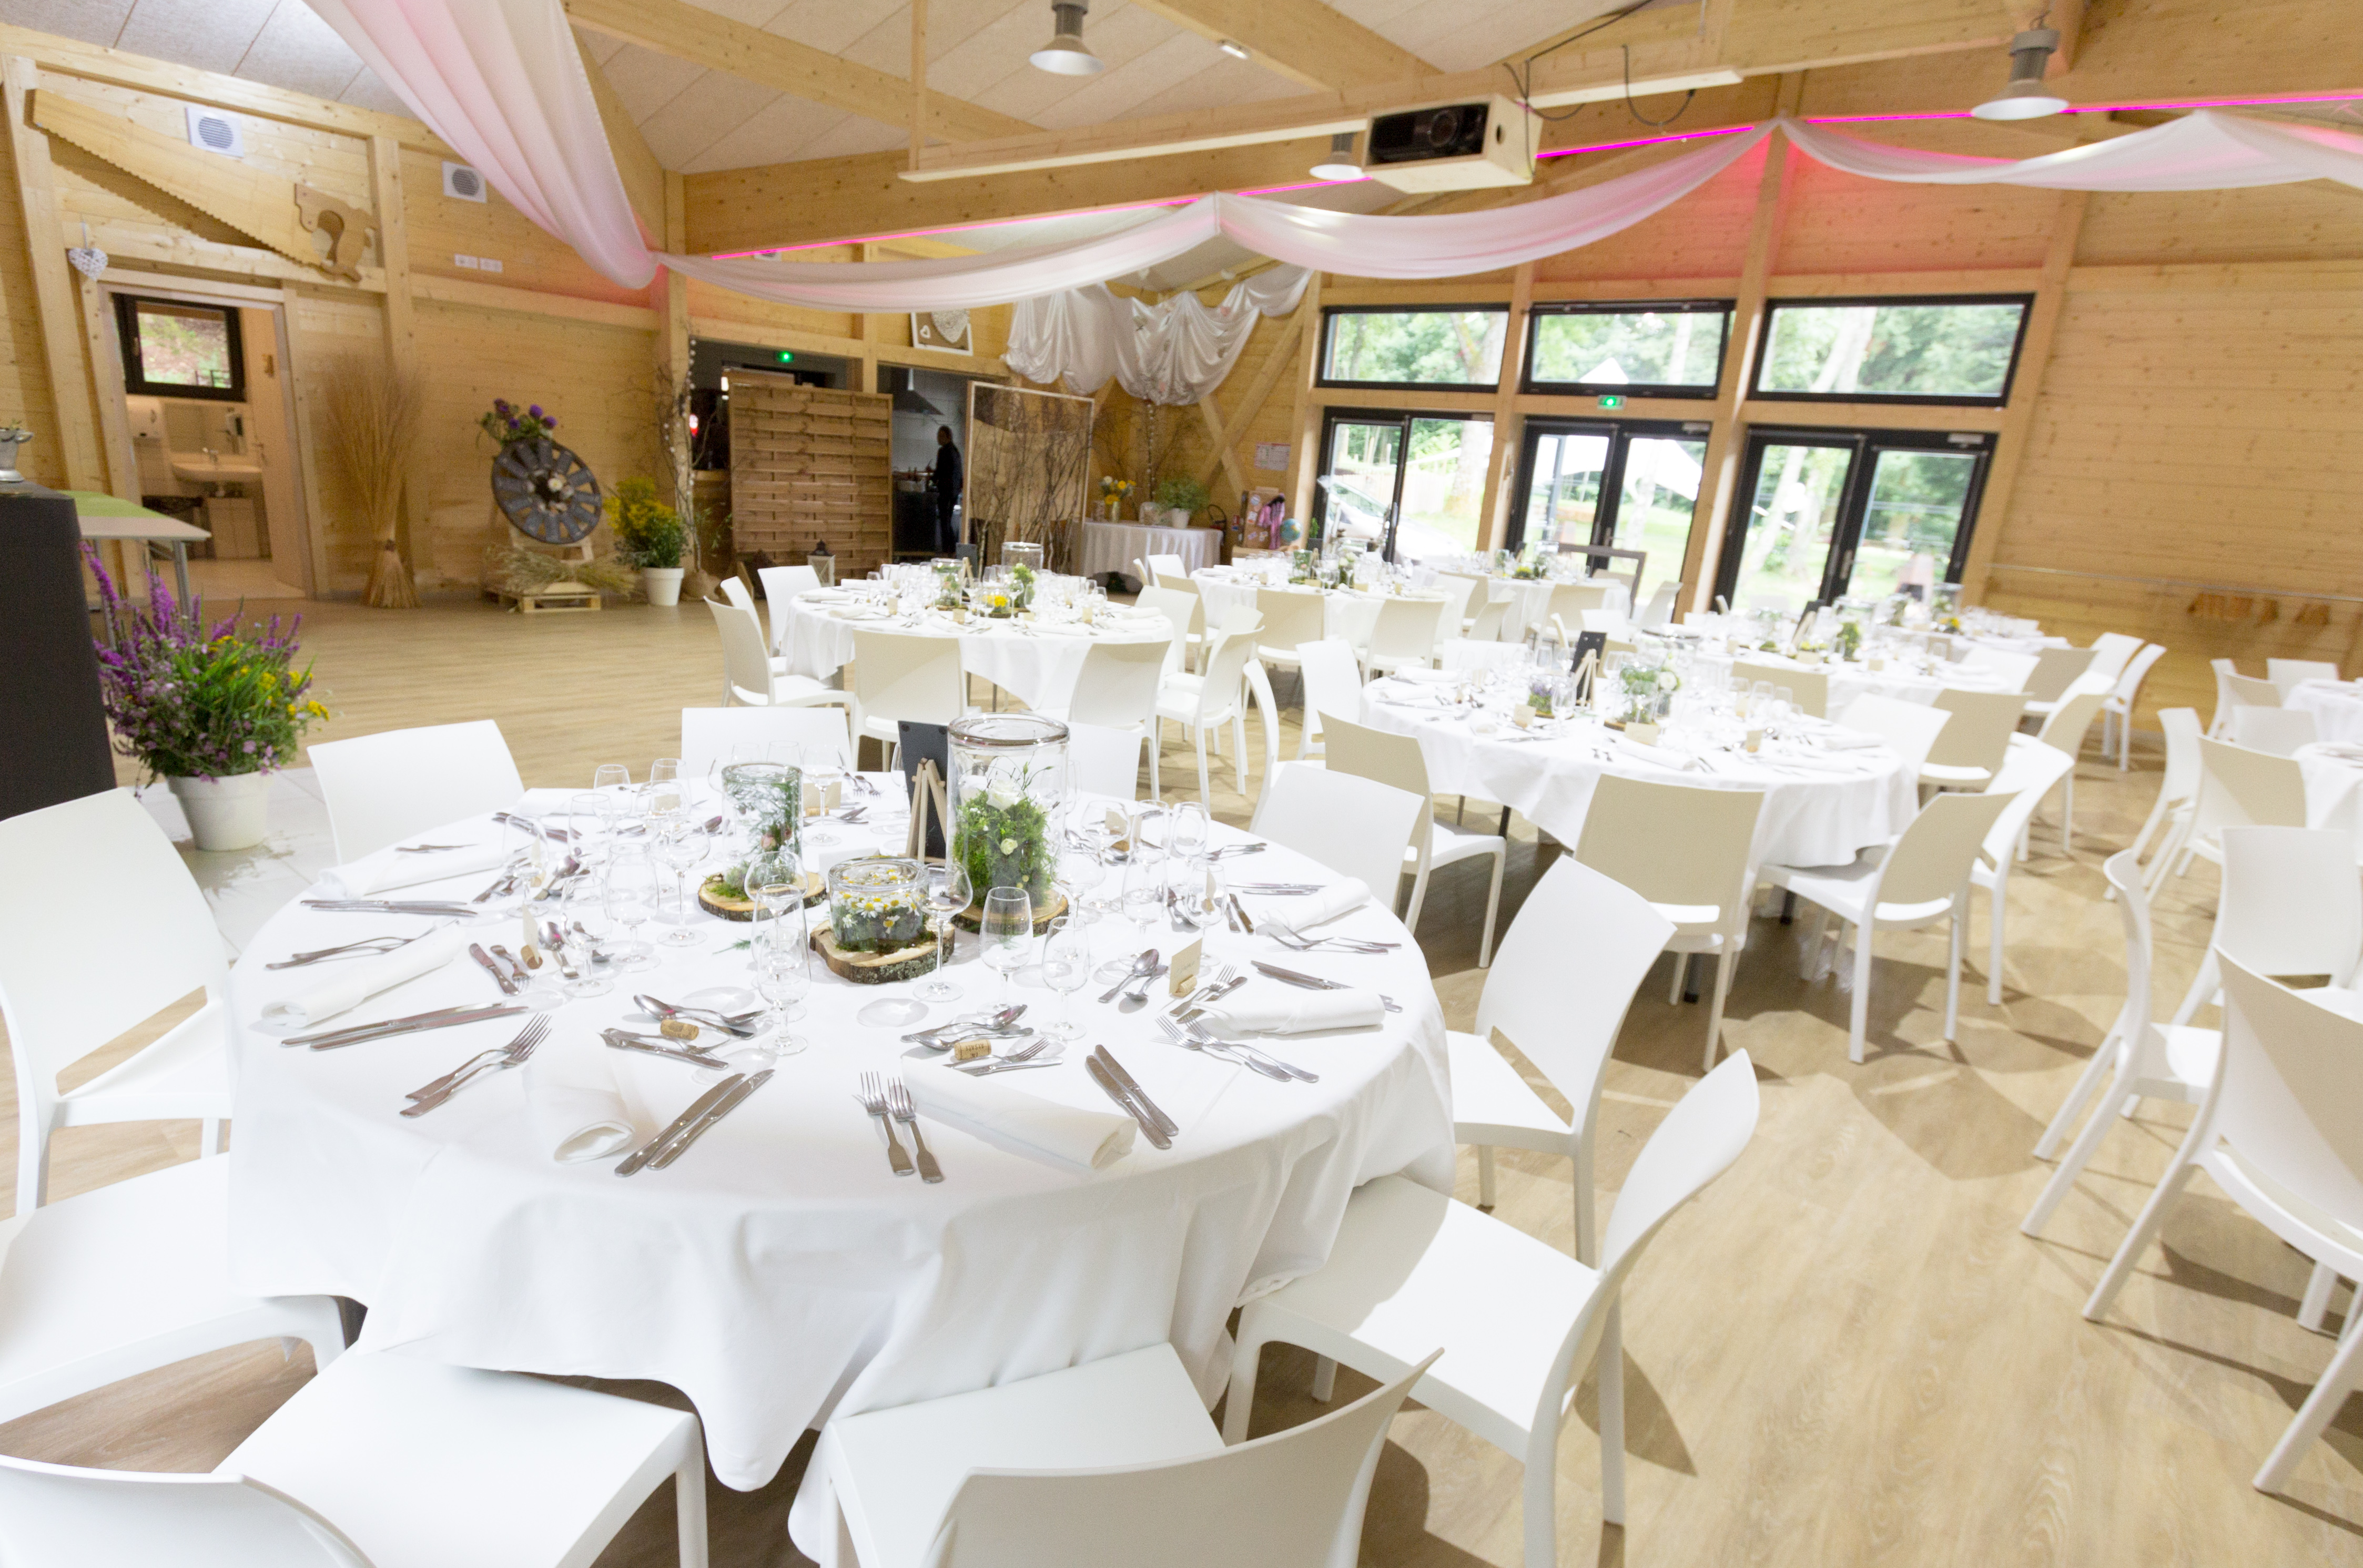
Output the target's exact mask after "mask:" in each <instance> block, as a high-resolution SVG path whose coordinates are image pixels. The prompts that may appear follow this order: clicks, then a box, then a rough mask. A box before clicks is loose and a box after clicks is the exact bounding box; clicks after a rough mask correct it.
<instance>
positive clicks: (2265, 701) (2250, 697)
mask: <svg viewBox="0 0 2363 1568" xmlns="http://www.w3.org/2000/svg"><path fill="white" fill-rule="evenodd" d="M2224 687H2225V688H2226V689H2227V690H2229V691H2230V692H2231V693H2232V706H2234V707H2235V708H2278V707H2280V705H2281V689H2280V687H2278V686H2276V685H2274V684H2273V683H2272V682H2271V681H2269V680H2258V679H2257V678H2256V677H2254V676H2252V675H2232V676H2226V677H2225V678H2224Z"/></svg>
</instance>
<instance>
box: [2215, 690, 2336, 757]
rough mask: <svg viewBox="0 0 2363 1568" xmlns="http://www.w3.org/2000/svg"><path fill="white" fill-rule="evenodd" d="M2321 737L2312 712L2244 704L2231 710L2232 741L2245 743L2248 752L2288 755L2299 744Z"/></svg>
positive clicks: (2236, 743)
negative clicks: (2316, 728)
mask: <svg viewBox="0 0 2363 1568" xmlns="http://www.w3.org/2000/svg"><path fill="white" fill-rule="evenodd" d="M2320 738H2321V736H2320V735H2319V734H2316V733H2315V730H2314V721H2313V714H2312V713H2310V712H2307V711H2306V710H2304V709H2303V708H2262V707H2258V706H2257V705H2255V704H2254V703H2243V704H2241V705H2240V706H2238V707H2236V708H2234V709H2233V710H2232V744H2233V745H2244V746H2247V748H2248V749H2249V750H2250V751H2262V752H2269V753H2271V754H2272V755H2273V756H2291V755H2292V754H2293V753H2295V752H2296V750H2297V748H2298V747H2300V746H2302V745H2313V743H2314V742H2315V741H2317V740H2319V739H2320Z"/></svg>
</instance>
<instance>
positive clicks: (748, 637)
mask: <svg viewBox="0 0 2363 1568" xmlns="http://www.w3.org/2000/svg"><path fill="white" fill-rule="evenodd" d="M735 580H736V579H733V578H725V579H723V585H724V586H725V587H727V586H729V585H730V583H732V582H733V581H735ZM705 607H706V608H707V609H708V610H711V611H713V612H714V629H715V631H716V634H717V635H720V637H721V638H722V679H723V683H724V684H725V685H727V687H728V688H729V689H730V690H729V696H730V700H731V701H733V702H768V701H771V653H770V651H769V650H768V649H766V648H765V647H764V646H763V627H762V624H761V623H760V622H759V621H757V620H756V619H755V612H754V611H752V610H749V609H746V608H743V607H742V606H740V605H737V604H720V603H716V602H715V601H713V600H711V599H709V600H707V601H706V602H705Z"/></svg>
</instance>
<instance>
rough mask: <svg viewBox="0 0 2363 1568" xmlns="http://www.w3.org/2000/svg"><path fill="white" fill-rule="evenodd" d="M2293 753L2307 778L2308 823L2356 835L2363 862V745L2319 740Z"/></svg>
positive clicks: (2300, 769) (2313, 826)
mask: <svg viewBox="0 0 2363 1568" xmlns="http://www.w3.org/2000/svg"><path fill="white" fill-rule="evenodd" d="M2300 690H2303V689H2302V688H2301V689H2300ZM2291 756H2293V757H2294V758H2295V759H2296V761H2297V766H2298V771H2299V773H2300V774H2301V775H2302V777H2303V778H2304V779H2305V825H2306V826H2308V827H2310V828H2331V829H2335V830H2336V831H2337V832H2340V833H2344V834H2351V835H2353V837H2354V839H2355V858H2356V860H2357V862H2358V863H2363V744H2357V743H2356V742H2354V741H2337V740H2334V741H2318V742H2316V743H2315V744H2313V745H2302V746H2300V747H2298V748H2297V750H2296V751H2294V752H2292V753H2291Z"/></svg>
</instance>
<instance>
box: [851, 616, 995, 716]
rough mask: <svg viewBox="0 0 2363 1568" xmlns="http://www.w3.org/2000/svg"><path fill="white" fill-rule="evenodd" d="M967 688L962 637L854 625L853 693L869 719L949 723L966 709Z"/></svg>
mask: <svg viewBox="0 0 2363 1568" xmlns="http://www.w3.org/2000/svg"><path fill="white" fill-rule="evenodd" d="M967 689H968V681H967V679H966V678H965V677H964V676H963V675H962V674H961V673H960V639H959V638H957V637H930V636H921V635H915V634H913V633H909V632H869V631H862V630H860V629H858V628H857V629H856V630H855V632H854V634H853V695H854V700H855V701H858V702H860V704H861V718H862V722H863V723H869V722H870V721H871V720H872V719H882V720H885V721H888V722H890V723H894V722H900V721H903V720H906V719H907V720H909V721H910V722H911V723H916V724H949V723H951V722H952V721H953V720H954V719H957V718H959V717H960V714H961V713H962V712H964V711H965V710H966V708H967V705H968V690H967Z"/></svg>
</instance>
